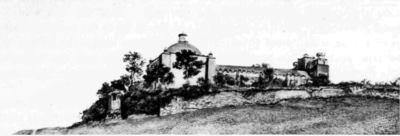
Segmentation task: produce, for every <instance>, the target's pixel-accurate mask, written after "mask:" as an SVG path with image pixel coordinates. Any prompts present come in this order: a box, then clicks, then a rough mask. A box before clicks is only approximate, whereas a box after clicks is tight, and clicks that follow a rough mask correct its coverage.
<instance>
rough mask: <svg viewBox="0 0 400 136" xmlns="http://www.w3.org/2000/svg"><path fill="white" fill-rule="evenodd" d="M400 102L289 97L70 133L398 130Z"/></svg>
mask: <svg viewBox="0 0 400 136" xmlns="http://www.w3.org/2000/svg"><path fill="white" fill-rule="evenodd" d="M399 130H400V123H399V101H398V100H392V99H382V98H375V97H359V96H350V97H333V98H310V99H290V100H285V101H283V102H281V103H280V104H276V105H247V106H237V107H232V106H231V107H222V108H210V109H202V110H198V111H194V112H186V113H180V114H175V115H169V116H163V117H159V118H158V117H150V118H145V119H127V120H113V121H107V122H105V123H100V124H98V125H81V126H78V127H75V128H71V129H69V130H68V131H67V132H66V131H65V132H64V133H68V134H400V132H399Z"/></svg>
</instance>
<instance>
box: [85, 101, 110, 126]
mask: <svg viewBox="0 0 400 136" xmlns="http://www.w3.org/2000/svg"><path fill="white" fill-rule="evenodd" d="M107 102H108V100H107V98H100V99H98V100H97V101H96V102H95V103H93V105H92V106H90V108H89V109H86V110H84V111H83V112H82V117H81V118H82V121H83V122H89V121H100V120H103V119H105V118H106V117H107V111H108V103H107Z"/></svg>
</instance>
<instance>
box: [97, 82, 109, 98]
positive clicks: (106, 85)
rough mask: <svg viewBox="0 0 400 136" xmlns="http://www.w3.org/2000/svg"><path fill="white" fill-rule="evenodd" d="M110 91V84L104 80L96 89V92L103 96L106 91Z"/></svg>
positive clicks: (105, 94)
mask: <svg viewBox="0 0 400 136" xmlns="http://www.w3.org/2000/svg"><path fill="white" fill-rule="evenodd" d="M110 92H112V88H111V86H110V84H108V83H107V82H104V83H103V85H102V86H101V88H100V89H99V90H97V94H98V95H99V96H100V97H101V98H103V97H106V96H107V95H108V93H110Z"/></svg>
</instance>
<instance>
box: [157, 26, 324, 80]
mask: <svg viewBox="0 0 400 136" xmlns="http://www.w3.org/2000/svg"><path fill="white" fill-rule="evenodd" d="M187 36H188V35H187V34H185V33H181V34H179V35H178V37H179V40H178V42H177V43H175V44H173V45H171V46H169V47H168V48H167V49H165V50H164V51H163V52H162V53H161V54H160V55H159V56H158V57H157V58H156V59H154V60H150V64H149V67H153V66H155V65H160V64H164V65H165V66H167V67H170V68H171V72H172V73H173V74H174V76H175V78H174V83H173V84H171V85H169V87H170V88H179V87H181V86H182V85H183V84H185V83H186V82H187V81H186V80H185V79H184V78H183V70H179V69H175V68H173V67H172V65H173V63H174V62H175V61H176V53H177V52H180V51H181V50H191V51H193V52H195V55H194V57H197V60H202V61H203V62H205V66H203V68H202V69H201V72H200V73H199V74H198V75H196V76H194V77H191V78H189V79H188V80H189V82H190V84H196V83H197V79H198V78H200V77H203V78H204V79H206V81H210V82H211V83H213V82H214V81H213V76H215V75H216V74H217V73H218V72H220V73H223V74H228V75H230V76H232V77H237V76H240V75H243V76H244V77H248V78H249V79H250V80H249V81H248V82H247V83H246V84H251V83H252V82H254V81H257V79H258V77H259V76H260V74H261V75H262V74H263V73H262V71H263V70H264V69H263V68H262V67H252V66H234V65H217V64H216V58H215V57H214V56H213V54H212V53H209V54H208V55H204V54H202V52H201V51H200V50H199V49H198V48H196V46H194V45H192V44H190V43H189V42H188V41H187V40H186V37H187ZM293 65H294V68H293V69H274V78H277V79H281V80H282V81H286V84H287V85H289V84H293V85H295V86H299V85H302V84H306V83H307V82H308V81H310V80H311V79H312V78H316V77H320V76H323V75H324V76H327V77H329V66H328V63H327V59H326V58H325V53H317V58H315V57H310V56H308V55H307V54H305V55H304V56H303V57H302V58H299V59H298V60H297V61H296V62H294V63H293Z"/></svg>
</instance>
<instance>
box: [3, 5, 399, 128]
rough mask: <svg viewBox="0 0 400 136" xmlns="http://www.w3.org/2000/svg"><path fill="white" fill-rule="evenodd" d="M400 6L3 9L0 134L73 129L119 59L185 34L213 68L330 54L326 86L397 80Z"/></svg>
mask: <svg viewBox="0 0 400 136" xmlns="http://www.w3.org/2000/svg"><path fill="white" fill-rule="evenodd" d="M399 4H400V3H399V0H351V1H350V0H324V1H320V0H269V1H264V0H246V1H244V0H218V1H217V0H201V1H198V0H179V1H178V0H174V1H163V0H158V1H150V0H146V1H145V0H143V1H125V0H84V1H80V0H68V1H67V0H29V1H18V0H17V1H14V0H2V1H0V91H1V92H2V98H1V99H0V134H11V133H14V132H16V131H18V130H21V129H37V128H41V127H55V126H69V125H71V124H72V123H74V122H78V121H80V112H82V111H83V110H84V109H86V108H88V107H89V106H90V105H91V104H92V103H93V102H95V101H96V100H97V96H96V92H97V90H98V89H100V87H101V85H102V83H103V82H109V81H112V80H114V79H117V78H119V77H120V76H121V75H123V74H126V73H127V72H126V71H125V64H124V63H123V61H122V58H123V55H124V54H125V53H128V52H129V51H137V52H139V53H141V54H142V55H143V57H144V58H146V60H147V62H148V60H150V59H154V58H156V57H157V56H158V55H159V54H160V53H161V52H162V51H163V50H164V49H165V48H167V47H169V46H170V45H172V44H174V43H176V42H177V41H178V34H179V33H181V32H185V33H187V34H188V37H187V38H186V39H187V40H188V41H189V43H191V44H193V45H195V46H196V47H197V48H198V49H200V51H201V52H202V53H203V54H208V53H210V52H212V53H213V54H214V56H215V57H216V63H217V64H223V65H241V66H250V65H252V64H256V63H262V62H266V63H269V64H270V65H271V66H272V67H275V68H288V69H290V68H293V62H294V61H296V60H297V59H298V58H300V57H302V56H303V55H304V54H305V53H307V54H309V55H311V56H315V54H316V53H317V52H324V53H326V58H327V59H328V63H329V65H330V79H331V81H332V82H335V83H337V82H340V81H350V80H353V81H361V80H362V79H364V78H366V79H369V80H371V81H372V82H380V81H386V82H387V81H393V80H394V79H395V78H396V77H400V53H399V51H400V45H399V44H400V35H399V33H400V28H399V24H400V15H399V9H400V6H399Z"/></svg>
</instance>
